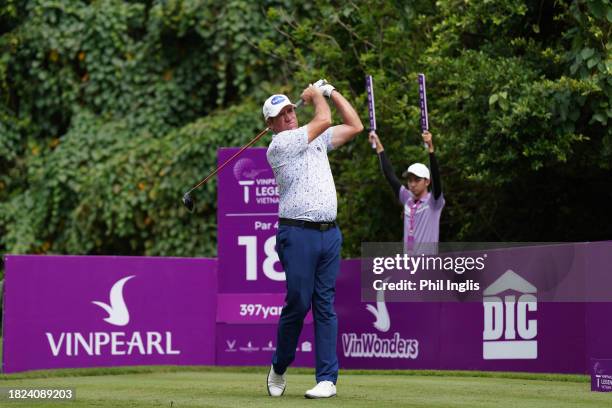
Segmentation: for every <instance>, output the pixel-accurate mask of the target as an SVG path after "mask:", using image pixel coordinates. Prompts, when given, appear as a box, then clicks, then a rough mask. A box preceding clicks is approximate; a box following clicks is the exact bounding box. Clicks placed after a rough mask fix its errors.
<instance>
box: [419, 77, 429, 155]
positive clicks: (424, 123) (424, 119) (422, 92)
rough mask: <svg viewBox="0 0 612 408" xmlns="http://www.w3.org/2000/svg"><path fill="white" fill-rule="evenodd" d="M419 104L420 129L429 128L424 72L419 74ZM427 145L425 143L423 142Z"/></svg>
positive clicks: (425, 144)
mask: <svg viewBox="0 0 612 408" xmlns="http://www.w3.org/2000/svg"><path fill="white" fill-rule="evenodd" d="M419 106H420V107H421V131H422V132H424V131H426V130H429V115H428V114H427V89H426V88H425V74H419ZM423 145H424V146H425V147H427V143H423Z"/></svg>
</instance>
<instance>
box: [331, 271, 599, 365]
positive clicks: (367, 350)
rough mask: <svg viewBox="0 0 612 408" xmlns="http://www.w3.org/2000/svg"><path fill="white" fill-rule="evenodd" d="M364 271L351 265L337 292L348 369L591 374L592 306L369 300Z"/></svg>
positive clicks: (340, 347) (341, 345)
mask: <svg viewBox="0 0 612 408" xmlns="http://www.w3.org/2000/svg"><path fill="white" fill-rule="evenodd" d="M359 273H360V261H359V260H353V261H344V262H343V263H342V273H341V275H340V278H339V280H338V284H337V288H336V293H337V297H336V310H337V312H338V319H339V324H340V330H339V331H340V333H339V343H338V354H339V358H340V363H341V366H342V367H346V368H384V369H398V368H403V369H453V370H495V371H497V370H501V371H505V370H507V371H529V372H559V373H583V372H585V371H586V370H585V368H586V366H585V353H586V335H587V333H586V332H585V330H584V322H585V304H584V303H545V302H538V301H537V298H536V299H535V304H530V305H529V306H528V307H525V308H523V309H521V305H519V304H518V303H517V302H515V301H512V300H511V298H510V296H511V293H507V295H508V297H505V298H504V300H502V302H501V304H497V303H495V304H492V303H490V302H488V303H485V302H482V301H481V303H473V302H470V303H462V302H459V301H457V302H446V303H387V301H386V299H385V292H384V291H380V292H379V296H378V298H377V299H376V300H375V301H373V302H364V303H361V302H360V296H359V292H360V288H359V279H358V278H357V277H358V274H359ZM517 295H519V296H520V295H521V294H519V293H517ZM532 300H533V299H532ZM598 330H607V329H604V328H602V327H599V328H598ZM567 350H572V352H571V353H568V352H567Z"/></svg>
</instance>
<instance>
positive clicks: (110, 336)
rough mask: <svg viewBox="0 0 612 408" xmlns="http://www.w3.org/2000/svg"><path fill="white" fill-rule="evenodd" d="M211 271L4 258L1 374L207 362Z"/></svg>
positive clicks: (208, 262)
mask: <svg viewBox="0 0 612 408" xmlns="http://www.w3.org/2000/svg"><path fill="white" fill-rule="evenodd" d="M216 263H217V262H216V261H215V260H213V259H186V258H151V257H104V256H14V255H9V256H6V258H5V265H6V283H5V299H4V338H3V343H4V344H3V355H2V357H3V371H4V372H7V373H11V372H17V371H24V370H34V369H52V368H71V367H93V366H121V365H165V364H172V365H182V364H186V365H194V364H214V362H215V348H214V347H215V342H214V333H215V318H214V317H215V306H216V305H215V303H216V299H215V295H216V292H217V282H216V280H217V274H216Z"/></svg>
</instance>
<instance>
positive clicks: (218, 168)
mask: <svg viewBox="0 0 612 408" xmlns="http://www.w3.org/2000/svg"><path fill="white" fill-rule="evenodd" d="M268 130H270V128H265V129H264V130H262V131H261V132H259V133H258V134H257V136H255V137H254V138H253V140H251V141H250V142H249V143H247V144H245V145H244V146H242V148H240V150H238V151H237V152H236V153H234V154H233V155H232V157H230V158H229V159H227V160H226V161H225V162H223V164H221V165H220V166H219V167H217V168H216V169H215V170H214V171H213V172H212V173H210V174H209V175H208V176H206V178H204V180H202V181H200V182H199V183H198V184H196V185H195V186H194V187H193V188H192V189H191V190H189V191H188V193H191V192H192V191H193V190H195V189H196V188H198V187H200V186H202V185H203V184H205V183H206V182H207V181H208V180H210V179H211V178H213V177H214V176H215V175H216V174H217V173H219V172H220V171H221V170H222V169H223V168H224V167H225V166H227V165H228V164H229V163H231V162H232V161H233V160H234V159H235V158H236V157H238V156H240V155H241V154H242V152H244V151H245V150H246V149H248V148H249V147H251V146H253V145H254V144H255V143H256V142H257V141H258V140H259V139H261V138H262V136H263V135H265V134H266V132H267V131H268Z"/></svg>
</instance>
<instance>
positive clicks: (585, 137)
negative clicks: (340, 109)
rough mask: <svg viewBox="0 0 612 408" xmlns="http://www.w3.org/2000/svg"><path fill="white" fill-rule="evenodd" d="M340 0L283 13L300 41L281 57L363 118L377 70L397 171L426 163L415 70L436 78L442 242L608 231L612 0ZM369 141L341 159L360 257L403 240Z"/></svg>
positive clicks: (383, 133) (351, 242) (347, 222)
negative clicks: (327, 84)
mask: <svg viewBox="0 0 612 408" xmlns="http://www.w3.org/2000/svg"><path fill="white" fill-rule="evenodd" d="M343 7H344V8H339V9H332V8H330V7H329V6H328V5H327V3H325V2H323V1H319V2H316V7H315V10H318V11H319V15H314V16H313V17H312V18H304V17H298V16H294V17H293V18H289V21H283V19H278V20H279V21H278V24H279V30H286V31H287V32H288V36H289V39H290V41H288V43H289V44H290V45H291V47H292V48H291V50H290V51H286V50H283V54H280V55H279V58H285V59H287V60H295V61H302V60H303V61H304V64H302V65H301V66H300V67H299V70H298V71H297V72H296V74H295V76H296V77H298V78H303V79H306V78H308V77H309V76H311V75H312V73H313V72H315V73H316V75H315V76H325V77H327V78H328V79H330V80H331V81H332V82H333V83H334V84H336V85H338V88H339V89H341V90H342V91H343V92H344V93H345V94H350V95H351V96H350V98H351V99H352V100H354V101H356V103H357V106H358V107H359V108H360V111H361V112H362V118H363V119H364V123H366V122H365V120H366V112H367V111H366V108H365V106H366V105H365V96H364V93H363V92H364V85H363V79H362V78H363V77H364V75H365V74H366V73H368V74H372V75H373V76H374V80H375V88H376V89H375V93H376V101H377V119H378V126H379V130H378V134H379V135H380V137H381V139H382V141H383V143H384V145H385V147H386V149H387V151H388V152H389V153H390V156H391V158H392V161H393V163H394V164H395V166H396V169H397V171H398V172H400V169H403V168H405V166H406V165H408V164H410V163H411V162H414V161H426V160H427V157H426V155H425V152H423V151H422V149H421V148H420V147H419V133H420V130H419V110H418V108H417V106H416V105H417V102H418V91H417V84H416V78H417V73H419V72H425V73H426V74H427V80H428V100H429V111H430V123H431V126H432V132H433V133H434V140H435V143H436V145H437V147H438V156H439V162H440V163H441V166H442V182H443V186H444V192H445V195H446V197H447V203H448V206H447V209H446V211H445V213H444V216H443V224H442V227H441V230H442V231H441V233H442V238H443V239H445V240H475V241H485V240H507V241H512V240H516V241H538V240H586V239H606V238H609V236H610V234H611V233H612V230H610V228H607V227H606V228H605V229H594V228H593V227H592V225H594V223H598V222H599V220H600V219H602V218H604V219H608V220H609V215H608V211H607V210H604V205H603V204H599V200H603V202H605V201H606V197H608V198H607V199H608V200H609V198H612V197H610V193H609V192H608V190H609V189H602V188H601V186H603V185H605V184H604V183H607V182H609V177H610V158H611V157H610V148H609V146H610V137H611V132H610V130H609V128H608V127H607V126H606V124H607V118H608V115H609V114H610V112H611V111H610V109H609V106H610V105H609V102H610V98H611V96H610V95H611V92H610V83H612V81H611V80H610V78H611V76H610V72H609V68H610V64H609V62H610V52H609V51H610V45H609V42H608V40H609V36H610V27H611V25H610V21H609V19H608V15H609V14H610V15H612V14H611V13H608V12H607V11H608V10H610V4H609V1H607V0H604V1H578V2H556V3H554V4H549V3H546V2H535V1H529V2H523V1H516V0H506V1H501V2H488V1H485V2H465V1H459V0H446V1H438V2H435V4H433V3H432V2H428V1H419V2H412V3H410V4H403V5H398V4H396V3H394V2H388V1H376V2H373V3H372V2H353V3H350V4H347V5H345V6H343ZM349 9H351V10H350V11H349ZM604 11H605V12H604ZM273 14H274V13H273ZM276 14H278V13H276ZM284 17H285V19H287V18H288V17H287V16H284ZM304 32H310V35H309V36H308V37H307V38H306V39H305V40H304V35H303V33H304ZM264 45H265V44H264ZM304 56H307V57H306V58H304ZM364 139H365V138H363V137H362V138H361V140H358V141H356V142H354V144H353V145H352V146H349V147H348V148H346V149H344V150H343V151H341V152H338V153H335V155H334V163H333V165H334V167H335V169H336V184H337V185H338V186H340V188H339V190H341V193H340V196H341V200H342V202H341V204H340V207H339V210H340V213H339V219H340V221H341V224H342V225H344V226H345V228H348V230H349V232H348V233H345V242H346V245H345V250H346V252H347V254H348V255H352V256H356V255H358V254H359V245H360V242H362V241H368V240H376V241H379V240H389V239H396V240H398V239H399V238H400V237H401V228H400V227H399V225H398V224H400V223H401V221H400V218H399V211H400V209H399V206H397V205H396V204H392V203H391V202H392V201H393V200H394V198H393V197H392V196H391V195H390V194H389V192H388V189H387V188H386V186H384V185H385V184H386V182H385V181H384V179H383V178H382V176H381V175H380V173H379V172H378V171H377V170H376V169H375V167H376V163H375V160H374V159H373V158H372V151H371V149H369V147H368V145H367V143H366V142H365V140H364ZM355 163H360V164H359V165H355ZM587 180H588V181H590V182H592V183H589V184H587ZM381 190H382V191H381ZM585 196H586V197H591V196H593V197H597V199H596V200H589V205H587V208H588V210H585V206H584V202H583V200H576V198H577V197H585ZM518 203H520V204H518Z"/></svg>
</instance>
